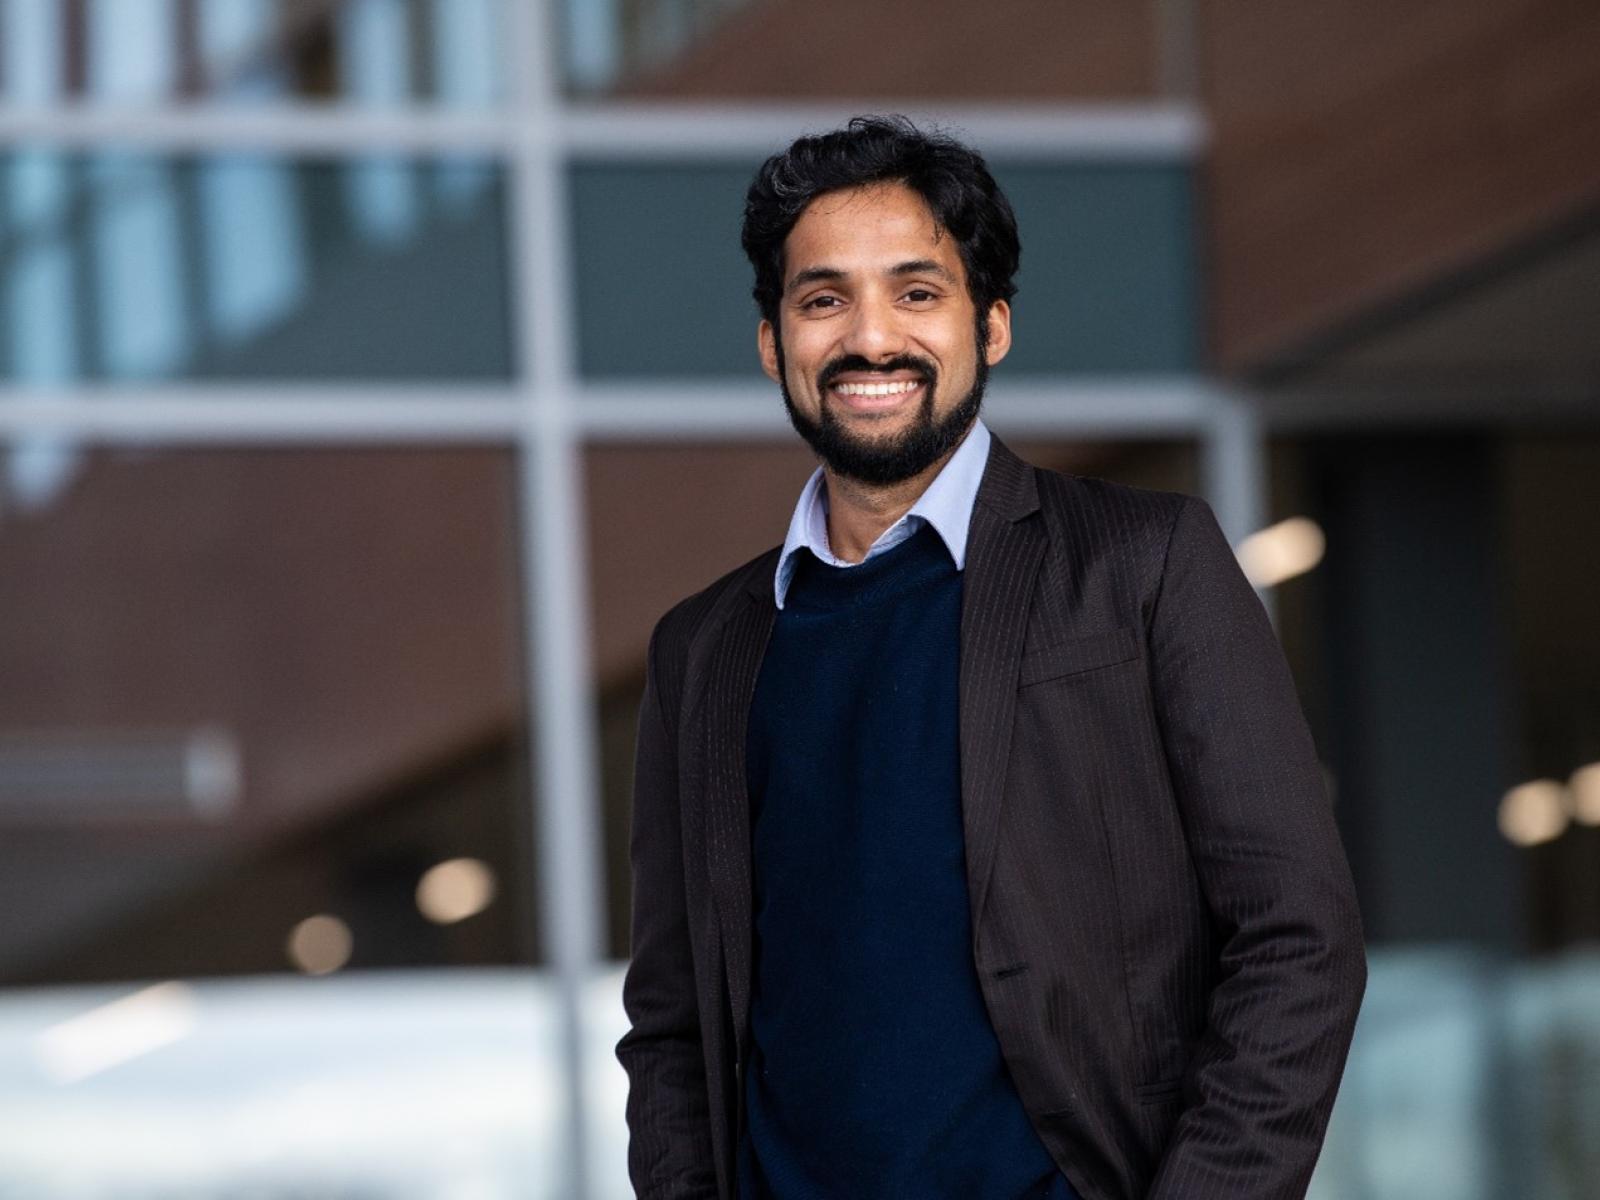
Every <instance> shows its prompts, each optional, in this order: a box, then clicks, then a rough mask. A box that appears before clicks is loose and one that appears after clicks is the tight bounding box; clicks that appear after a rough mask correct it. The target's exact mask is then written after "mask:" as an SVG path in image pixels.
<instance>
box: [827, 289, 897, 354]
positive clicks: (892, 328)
mask: <svg viewBox="0 0 1600 1200" xmlns="http://www.w3.org/2000/svg"><path fill="white" fill-rule="evenodd" d="M842 349H844V350H845V351H846V352H847V353H850V354H859V355H860V356H861V357H862V358H865V359H868V360H869V361H877V360H880V359H888V358H893V357H895V356H896V355H897V354H900V353H902V352H903V351H904V350H905V331H904V329H903V328H902V327H901V325H900V320H899V314H898V313H897V312H895V309H894V305H893V304H892V303H889V302H887V301H881V300H875V299H862V300H860V301H858V302H857V303H856V306H855V311H854V312H853V313H851V320H850V328H849V329H848V330H847V331H846V340H845V345H844V346H843V347H842Z"/></svg>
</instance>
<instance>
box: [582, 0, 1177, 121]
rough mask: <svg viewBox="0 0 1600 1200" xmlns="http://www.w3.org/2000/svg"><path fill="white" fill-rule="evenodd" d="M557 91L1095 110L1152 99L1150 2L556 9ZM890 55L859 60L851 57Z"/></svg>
mask: <svg viewBox="0 0 1600 1200" xmlns="http://www.w3.org/2000/svg"><path fill="white" fill-rule="evenodd" d="M561 7H562V13H563V15H564V17H565V24H566V39H565V41H566V44H565V47H564V50H565V58H566V67H567V71H566V74H567V81H568V86H569V87H570V88H572V89H573V90H575V91H578V92H589V93H592V92H597V91H609V92H612V93H614V94H621V95H625V96H630V97H673V98H695V99H711V98H715V99H727V98H729V97H762V98H768V99H783V100H810V101H818V100H826V101H834V100H837V99H838V98H839V97H840V96H849V97H854V98H859V99H878V100H888V101H894V102H896V107H897V108H899V107H904V105H905V102H906V101H909V100H922V101H929V102H935V103H948V102H950V101H951V100H952V99H961V100H977V101H984V100H1013V101H1015V100H1033V101H1038V100H1105V99H1116V98H1128V97H1147V96H1150V95H1153V94H1154V93H1155V91H1156V83H1157V81H1156V78H1155V73H1156V70H1157V66H1158V63H1159V60H1160V49H1161V48H1160V47H1159V46H1158V35H1159V30H1158V19H1159V18H1158V13H1159V11H1160V10H1161V9H1162V7H1163V6H1160V5H1157V4H1153V3H1131V4H1130V3H1098V4H1076V5H1061V4H1014V5H1010V6H1008V7H1007V8H1006V10H1005V15H1004V18H1003V19H997V18H996V15H995V13H993V12H992V11H990V10H987V9H985V8H983V7H982V6H979V5H971V4H968V5H960V4H943V5H940V6H938V7H937V9H924V8H909V7H902V6H899V5H894V4H856V5H852V6H850V7H849V8H848V9H842V8H832V7H829V6H827V5H821V4H773V3H768V4H761V3H755V2H754V0H562V6H561ZM863 46H892V47H894V52H893V53H892V54H880V55H876V56H874V57H873V58H872V59H871V60H870V66H868V65H867V64H866V63H864V61H863V59H862V57H861V56H860V54H858V53H854V52H852V51H853V50H854V49H856V48H859V47H863Z"/></svg>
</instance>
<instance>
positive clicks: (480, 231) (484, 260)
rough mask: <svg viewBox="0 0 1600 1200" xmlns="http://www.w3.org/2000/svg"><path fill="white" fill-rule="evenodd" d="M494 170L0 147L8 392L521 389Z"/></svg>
mask: <svg viewBox="0 0 1600 1200" xmlns="http://www.w3.org/2000/svg"><path fill="white" fill-rule="evenodd" d="M505 207H506V205H505V182H504V170H503V168H502V167H501V166H500V165H499V164H498V163H497V162H495V161H493V160H492V159H486V158H480V159H456V158H452V159H449V160H444V159H433V160H429V159H417V158H362V159H349V160H333V161H329V160H326V159H320V158H319V159H297V158H289V157H284V156H282V155H277V154H255V153H237V154H235V153H227V154H215V155H213V154H206V155H183V156H170V155H161V154H147V153H142V152H140V153H124V152H109V151H95V152H90V153H79V152H75V151H66V150H58V149H51V148H32V149H15V148H12V149H6V150H0V382H7V383H10V382H16V383H21V384H29V385H35V386H60V385H69V384H76V383H81V382H85V381H89V382H102V381H107V382H113V383H119V384H122V383H142V382H152V381H162V380H232V381H238V380H257V381H265V382H284V383H287V382H301V381H329V380H362V381H408V382H421V381H432V380H446V381H448V380H506V379H510V378H512V376H513V342H512V324H511V322H512V296H511V288H510V279H509V277H508V265H509V262H510V258H509V251H508V247H507V238H506V233H505V224H506V222H505Z"/></svg>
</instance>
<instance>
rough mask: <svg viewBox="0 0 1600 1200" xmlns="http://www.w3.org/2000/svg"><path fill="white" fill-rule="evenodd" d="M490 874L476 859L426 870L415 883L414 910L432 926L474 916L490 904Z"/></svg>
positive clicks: (455, 860)
mask: <svg viewBox="0 0 1600 1200" xmlns="http://www.w3.org/2000/svg"><path fill="white" fill-rule="evenodd" d="M494 895H495V877H494V870H493V868H491V867H490V866H489V864H488V863H486V862H484V861H483V860H482V859H477V858H452V859H450V860H448V861H447V862H442V863H439V864H438V865H437V866H434V867H430V868H429V869H428V871H427V872H426V873H425V874H424V875H423V876H422V879H421V880H420V881H419V882H418V883H417V907H418V908H419V909H421V910H422V915H423V916H425V917H427V918H428V920H430V921H432V922H434V923H435V924H436V925H453V924H454V923H455V922H457V921H465V920H466V919H467V918H468V917H471V916H476V915H477V914H478V913H481V912H482V911H483V910H484V909H486V908H488V907H489V905H490V904H491V903H493V902H494Z"/></svg>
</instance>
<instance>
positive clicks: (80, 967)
mask: <svg viewBox="0 0 1600 1200" xmlns="http://www.w3.org/2000/svg"><path fill="white" fill-rule="evenodd" d="M17 453H19V454H20V453H22V451H21V450H20V449H19V450H18V451H17ZM515 496H516V487H515V478H514V474H513V470H512V458H511V455H510V453H509V452H508V451H502V450H495V451H486V450H463V449H445V450H254V451H239V450H206V451H196V450H184V451H170V450H151V449H147V448H142V449H139V450H137V451H114V450H102V449H85V450H84V451H82V460H81V462H80V463H79V466H78V469H77V470H76V471H75V472H74V474H73V477H72V478H71V479H70V480H69V481H68V482H67V483H66V485H65V486H62V487H60V488H58V489H56V491H55V493H54V494H53V495H52V496H50V497H49V499H48V501H47V502H40V501H39V499H38V498H35V501H34V503H33V506H32V508H31V509H29V510H27V511H25V512H19V511H18V507H17V506H16V505H15V504H14V503H13V501H14V500H15V497H16V493H15V490H14V481H12V482H8V484H7V488H6V491H5V492H4V493H0V663H3V664H4V669H3V670H0V911H4V912H6V913H7V919H6V920H5V921H4V922H0V984H3V983H22V982H30V983H63V982H70V981H87V980H107V979H124V980H134V979H149V978H155V977H161V976H167V977H181V976H188V975H210V974H237V973H255V972H263V971H265V972H275V971H281V970H286V969H289V967H290V963H289V962H288V960H286V959H285V958H284V951H283V948H284V945H285V944H286V940H287V939H288V937H289V935H290V932H291V931H292V930H293V929H294V928H295V926H296V925H297V924H298V923H299V922H301V921H303V920H304V919H305V918H307V917H309V916H313V915H315V914H317V913H322V912H326V913H330V914H333V915H335V916H337V917H338V918H339V919H340V920H342V921H344V922H345V923H346V924H347V925H348V926H349V928H350V931H351V936H352V939H353V943H352V947H351V951H350V965H351V967H352V968H363V967H380V966H408V965H410V966H421V965H441V964H470V963H508V962H526V961H529V960H530V958H532V957H533V956H534V955H535V954H536V953H537V950H536V946H535V944H534V941H533V939H532V932H533V929H534V928H535V927H534V925H533V921H534V920H535V916H534V913H535V910H536V908H537V904H536V901H535V899H534V896H533V894H532V893H533V889H534V881H533V880H532V879H531V878H530V876H529V872H528V870H527V867H526V864H527V863H528V862H529V861H531V847H530V845H529V838H530V834H529V830H528V823H529V821H530V820H531V808H530V806H529V804H528V803H527V800H526V785H525V784H524V782H523V780H524V779H525V776H526V772H525V769H524V766H523V763H524V756H525V751H524V750H523V749H522V746H523V736H522V731H523V729H524V728H525V724H526V713H525V711H524V704H523V700H522V695H523V688H522V674H521V668H520V666H519V663H520V659H521V652H520V646H521V637H520V632H519V616H518V606H517V603H516V587H517V579H518V571H517V555H516V550H515V546H516V536H515V528H514V511H515V510H514V506H515ZM456 860H470V861H473V862H477V863H481V864H482V869H483V870H484V871H492V873H493V876H494V878H495V879H496V880H498V881H499V885H498V886H497V887H496V888H495V889H494V891H493V893H492V894H484V895H480V896H479V897H478V899H477V901H476V902H475V903H474V904H473V905H472V906H470V907H471V911H460V912H458V913H457V914H456V916H457V919H456V920H455V921H454V922H453V923H451V924H449V925H448V926H443V925H438V924H435V923H434V922H433V921H430V920H429V919H427V918H426V917H425V916H424V915H423V914H422V913H420V912H419V911H418V909H417V905H416V894H417V888H418V886H419V883H420V881H421V880H422V879H423V878H424V876H425V875H426V874H427V873H428V871H429V869H430V868H433V867H436V866H437V864H439V863H440V862H448V861H456ZM0 1074H3V1072H0ZM0 1157H3V1156H0ZM0 1190H3V1189H0Z"/></svg>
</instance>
